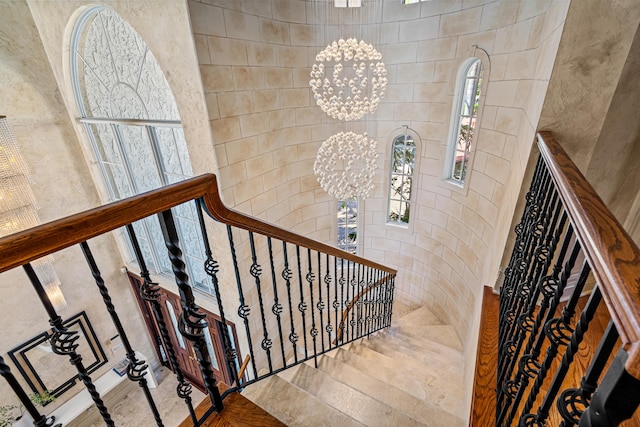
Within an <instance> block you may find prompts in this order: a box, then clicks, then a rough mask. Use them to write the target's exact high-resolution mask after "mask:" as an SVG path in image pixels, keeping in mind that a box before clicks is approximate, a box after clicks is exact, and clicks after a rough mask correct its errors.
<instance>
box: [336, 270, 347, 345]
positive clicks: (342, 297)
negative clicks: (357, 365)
mask: <svg viewBox="0 0 640 427" xmlns="http://www.w3.org/2000/svg"><path fill="white" fill-rule="evenodd" d="M340 264H341V267H340V280H339V283H340V313H341V314H342V313H344V304H345V301H346V303H347V304H348V303H349V295H347V298H346V299H345V295H344V284H345V283H346V279H345V278H344V259H343V258H340ZM347 268H349V267H348V266H347ZM348 292H349V288H347V293H348ZM338 328H339V329H340V337H341V338H342V339H341V341H343V342H344V337H345V333H346V330H345V328H346V325H345V319H344V317H342V315H341V316H340V323H339V324H338Z"/></svg>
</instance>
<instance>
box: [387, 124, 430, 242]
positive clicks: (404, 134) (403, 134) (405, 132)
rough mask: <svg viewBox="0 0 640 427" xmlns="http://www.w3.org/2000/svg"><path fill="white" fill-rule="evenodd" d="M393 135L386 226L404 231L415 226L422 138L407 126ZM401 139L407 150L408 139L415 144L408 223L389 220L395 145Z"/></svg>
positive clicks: (395, 131) (389, 162) (390, 152)
mask: <svg viewBox="0 0 640 427" xmlns="http://www.w3.org/2000/svg"><path fill="white" fill-rule="evenodd" d="M391 135H394V137H393V139H392V140H391V145H390V150H389V161H388V163H387V164H388V166H389V172H388V174H387V194H386V198H387V203H386V211H385V225H389V226H392V227H399V228H403V229H408V228H410V227H411V224H413V221H412V220H411V218H412V217H411V212H412V210H413V215H415V212H416V209H415V206H414V205H415V197H416V196H415V193H416V187H415V186H416V184H415V182H416V178H417V176H418V172H417V170H418V164H419V159H420V157H421V156H422V154H421V148H422V142H421V140H420V136H419V135H418V133H417V132H416V131H415V130H413V129H411V128H409V127H408V126H407V125H405V126H403V127H401V128H398V129H396V130H394V131H393V132H392V133H391ZM400 138H404V140H405V148H406V140H407V138H411V140H413V144H414V146H415V154H414V158H413V171H412V173H411V186H410V194H409V199H408V200H407V202H406V203H408V205H409V221H408V222H403V221H393V220H390V219H389V216H390V213H391V202H392V197H391V182H392V179H393V175H394V171H393V153H394V151H395V143H396V141H397V140H398V139H400ZM402 176H403V177H404V176H406V175H404V174H402Z"/></svg>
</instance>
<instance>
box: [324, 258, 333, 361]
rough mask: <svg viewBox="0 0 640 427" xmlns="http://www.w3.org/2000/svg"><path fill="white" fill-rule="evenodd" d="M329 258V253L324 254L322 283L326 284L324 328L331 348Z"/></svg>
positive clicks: (331, 280)
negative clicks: (325, 323) (324, 266)
mask: <svg viewBox="0 0 640 427" xmlns="http://www.w3.org/2000/svg"><path fill="white" fill-rule="evenodd" d="M329 259H330V258H329V254H326V260H325V264H326V273H325V275H324V283H325V285H327V326H326V329H325V330H326V332H327V341H328V344H329V350H331V334H332V333H333V326H332V325H331V307H332V306H333V303H332V301H331V282H333V279H332V278H331V273H330V272H329V268H330V267H329V266H330V263H329ZM333 301H334V302H335V300H333ZM334 308H335V307H334ZM323 349H324V347H323Z"/></svg>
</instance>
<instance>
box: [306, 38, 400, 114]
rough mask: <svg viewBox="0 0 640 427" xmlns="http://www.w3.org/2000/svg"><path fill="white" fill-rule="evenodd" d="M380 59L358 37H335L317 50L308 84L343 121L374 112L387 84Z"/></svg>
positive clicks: (329, 111) (320, 102) (321, 104)
mask: <svg viewBox="0 0 640 427" xmlns="http://www.w3.org/2000/svg"><path fill="white" fill-rule="evenodd" d="M381 59H382V55H381V54H380V53H379V52H378V51H377V50H376V49H374V47H373V46H372V45H370V44H367V43H365V42H364V41H362V40H361V41H360V42H358V40H356V39H355V38H349V39H347V40H344V39H340V40H338V41H337V42H336V41H334V42H333V43H331V44H330V45H328V46H327V48H326V49H324V50H323V51H321V52H320V53H318V54H317V55H316V63H315V64H313V67H312V69H311V80H310V81H309V85H310V86H311V90H312V91H313V97H314V99H315V100H316V103H317V104H318V106H319V107H320V108H321V109H322V111H324V112H325V113H327V114H328V115H329V116H330V117H332V118H334V119H338V120H344V121H351V120H358V119H361V118H362V117H363V116H364V115H365V114H368V113H371V112H374V111H375V110H376V109H377V108H378V104H380V99H382V98H384V94H385V90H386V87H387V69H386V68H385V66H384V62H382V61H381Z"/></svg>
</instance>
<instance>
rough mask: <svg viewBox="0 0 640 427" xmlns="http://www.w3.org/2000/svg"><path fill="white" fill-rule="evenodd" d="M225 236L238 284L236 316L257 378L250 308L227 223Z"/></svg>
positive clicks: (230, 229) (254, 376)
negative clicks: (242, 329)
mask: <svg viewBox="0 0 640 427" xmlns="http://www.w3.org/2000/svg"><path fill="white" fill-rule="evenodd" d="M227 238H228V240H229V250H230V251H231V260H232V262H233V271H234V273H235V276H236V285H237V286H238V299H239V300H240V305H239V306H238V316H240V318H241V319H242V321H243V323H244V330H245V333H246V334H247V342H248V344H249V356H250V358H251V367H252V368H253V378H258V368H257V367H256V363H255V360H256V358H255V354H254V351H253V341H252V340H251V329H250V328H249V319H248V318H249V315H250V314H251V308H250V307H249V306H248V305H247V304H246V303H245V300H244V290H243V288H242V279H241V278H240V268H239V267H238V256H237V255H236V246H235V243H234V239H233V230H232V228H231V226H230V225H227Z"/></svg>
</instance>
